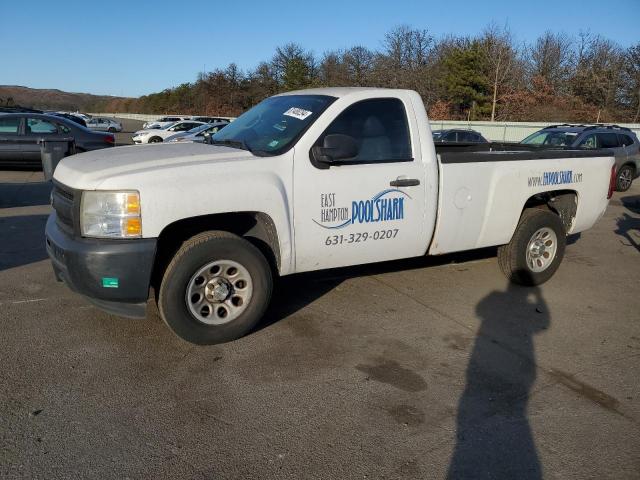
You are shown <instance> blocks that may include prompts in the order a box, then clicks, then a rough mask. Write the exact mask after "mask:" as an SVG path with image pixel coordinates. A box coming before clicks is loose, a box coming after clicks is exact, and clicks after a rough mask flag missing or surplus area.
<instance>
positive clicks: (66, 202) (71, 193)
mask: <svg viewBox="0 0 640 480" xmlns="http://www.w3.org/2000/svg"><path fill="white" fill-rule="evenodd" d="M51 200H52V206H53V209H54V210H55V211H56V216H57V217H58V226H59V227H60V228H62V229H63V230H66V231H68V232H71V233H73V232H74V230H75V225H76V216H77V215H76V212H77V211H78V206H79V204H78V202H79V200H80V199H79V192H78V195H76V191H75V190H73V189H72V188H69V187H67V186H65V185H62V184H60V183H54V185H53V192H52V195H51Z"/></svg>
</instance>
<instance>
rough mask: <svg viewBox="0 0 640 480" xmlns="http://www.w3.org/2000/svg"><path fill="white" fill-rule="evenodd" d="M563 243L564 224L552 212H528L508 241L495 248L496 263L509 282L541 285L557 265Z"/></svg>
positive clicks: (536, 210) (525, 212)
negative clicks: (496, 252) (496, 250)
mask: <svg viewBox="0 0 640 480" xmlns="http://www.w3.org/2000/svg"><path fill="white" fill-rule="evenodd" d="M566 244H567V237H566V232H565V229H564V225H563V224H562V221H561V220H560V218H559V217H558V216H557V215H556V214H555V213H552V212H550V211H548V210H541V209H536V208H533V209H527V210H525V211H524V212H522V216H521V217H520V221H519V222H518V226H517V227H516V231H515V233H514V234H513V237H512V238H511V241H510V242H509V243H508V244H507V245H502V246H501V247H499V248H498V264H499V265H500V269H501V270H502V273H504V274H505V276H506V277H507V278H508V279H509V280H511V281H512V282H514V283H518V284H520V285H540V284H541V283H544V282H546V281H547V280H549V279H550V278H551V277H552V276H553V274H554V273H555V272H556V270H557V269H558V267H559V266H560V262H562V258H563V257H564V249H565V247H566Z"/></svg>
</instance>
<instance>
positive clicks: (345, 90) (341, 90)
mask: <svg viewBox="0 0 640 480" xmlns="http://www.w3.org/2000/svg"><path fill="white" fill-rule="evenodd" d="M364 91H368V92H371V91H380V92H407V91H409V90H401V89H397V88H377V87H327V88H308V89H306V90H294V91H292V92H284V93H279V94H278V95H276V96H283V95H328V96H330V97H337V98H340V97H345V96H347V95H350V94H354V93H359V92H364Z"/></svg>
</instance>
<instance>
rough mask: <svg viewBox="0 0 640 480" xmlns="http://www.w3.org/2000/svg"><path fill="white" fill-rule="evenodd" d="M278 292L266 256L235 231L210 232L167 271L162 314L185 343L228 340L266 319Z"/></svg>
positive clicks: (199, 237) (161, 297)
mask: <svg viewBox="0 0 640 480" xmlns="http://www.w3.org/2000/svg"><path fill="white" fill-rule="evenodd" d="M272 289H273V278H272V274H271V268H270V267H269V263H268V262H267V259H266V258H265V257H264V255H263V254H262V253H261V252H260V250H258V249H257V248H256V247H255V246H254V245H252V244H251V243H250V242H248V241H247V240H245V239H244V238H242V237H239V236H237V235H234V234H232V233H229V232H222V231H210V232H204V233H201V234H199V235H196V236H194V237H192V238H191V239H189V240H187V241H186V242H185V243H184V244H183V245H182V247H180V249H179V250H178V252H177V253H176V254H175V256H174V257H173V260H172V261H171V263H169V266H168V267H167V269H166V270H165V272H164V276H163V278H162V284H161V286H160V293H159V295H158V310H159V311H160V316H161V317H162V319H163V320H164V322H165V323H166V324H167V325H168V326H169V328H171V330H173V332H174V333H175V334H176V335H178V336H179V337H180V338H182V339H183V340H186V341H187V342H191V343H195V344H199V345H213V344H216V343H223V342H228V341H231V340H235V339H237V338H240V337H242V336H243V335H245V334H246V333H248V332H249V331H250V330H251V329H252V328H253V327H254V326H255V325H256V324H257V323H258V321H259V320H260V319H261V318H262V315H263V314H264V312H265V310H266V309H267V306H268V305H269V301H270V299H271V291H272Z"/></svg>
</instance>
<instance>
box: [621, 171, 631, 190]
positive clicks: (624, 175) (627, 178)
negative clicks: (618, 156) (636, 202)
mask: <svg viewBox="0 0 640 480" xmlns="http://www.w3.org/2000/svg"><path fill="white" fill-rule="evenodd" d="M631 181H632V179H631V170H629V169H628V168H625V169H624V170H622V171H621V172H620V186H621V187H622V188H624V189H625V190H626V189H627V188H629V187H630V186H631Z"/></svg>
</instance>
